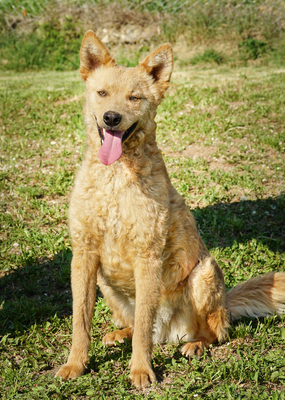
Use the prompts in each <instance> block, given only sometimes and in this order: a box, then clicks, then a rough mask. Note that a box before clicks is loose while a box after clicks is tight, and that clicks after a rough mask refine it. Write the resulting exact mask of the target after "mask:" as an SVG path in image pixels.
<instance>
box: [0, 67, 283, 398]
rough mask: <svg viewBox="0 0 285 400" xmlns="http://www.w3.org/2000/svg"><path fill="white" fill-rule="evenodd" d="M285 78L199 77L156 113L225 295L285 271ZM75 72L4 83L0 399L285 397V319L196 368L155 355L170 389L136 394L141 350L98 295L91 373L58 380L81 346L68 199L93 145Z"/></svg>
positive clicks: (224, 73) (216, 349)
mask: <svg viewBox="0 0 285 400" xmlns="http://www.w3.org/2000/svg"><path fill="white" fill-rule="evenodd" d="M284 89H285V73H284V70H280V68H276V67H257V66H256V67H241V68H235V69H230V68H228V67H222V66H221V67H217V68H208V67H207V68H206V69H201V68H200V67H188V68H184V69H182V70H178V71H176V72H174V75H173V81H172V85H171V88H170V90H169V92H168V95H167V97H166V99H165V100H164V102H163V103H162V104H161V106H160V107H159V110H158V117H157V122H158V133H157V136H158V142H159V145H160V147H161V149H162V151H163V153H164V157H165V161H166V165H167V168H168V171H169V173H170V176H171V179H172V182H173V183H174V185H175V187H176V188H177V190H178V191H179V192H180V193H181V195H182V196H183V197H184V198H185V201H186V203H187V205H188V206H189V207H190V208H191V209H192V212H193V214H194V215H195V218H196V220H197V224H198V227H199V230H200V233H201V235H202V237H203V238H204V240H205V242H206V244H207V246H208V247H209V249H210V251H211V253H212V255H213V256H214V257H215V258H216V259H217V260H218V262H219V264H220V266H221V267H222V269H223V270H224V273H225V281H226V285H227V287H233V286H234V285H236V284H237V283H239V282H241V281H242V280H244V279H248V278H250V277H251V276H256V275H259V274H263V273H266V272H268V271H272V270H280V271H285V231H284V226H285V215H284V209H285V167H284V165H285V163H284V159H285V132H284V108H283V106H284V100H285V99H284V97H285V95H284V93H285V90H284ZM83 94H84V87H83V84H82V83H81V82H80V79H79V76H78V73H77V72H37V73H35V72H33V73H26V74H25V75H23V74H18V73H13V72H5V73H3V74H2V76H1V78H0V97H1V101H0V104H1V115H0V118H1V119H0V129H1V133H0V134H1V136H0V138H1V154H0V161H1V164H0V165H1V170H0V171H1V172H0V188H1V193H0V208H1V210H0V221H1V222H0V240H1V245H0V249H1V250H0V257H1V258H0V260H1V270H0V335H1V353H0V364H1V374H0V392H1V395H2V398H3V399H33V400H36V399H85V398H91V399H92V398H93V399H96V398H106V399H107V398H118V399H120V398H122V399H123V398H124V399H133V398H135V397H137V398H145V397H147V398H150V399H155V398H157V399H158V398H159V399H168V398H179V399H180V398H181V399H184V398H185V399H189V398H193V399H196V398H198V399H199V398H206V397H207V398H210V399H231V398H235V399H244V398H251V399H260V398H262V399H263V398H270V399H284V398H285V397H284V389H285V361H284V350H285V344H284V339H285V317H276V316H273V317H270V318H265V319H261V320H259V321H257V320H249V319H244V320H243V321H241V322H237V323H235V324H234V325H233V326H232V328H231V330H230V331H229V336H228V340H227V341H226V343H223V344H221V345H214V346H212V347H211V348H210V350H209V352H208V354H206V355H205V356H204V357H203V358H202V359H201V360H200V361H198V360H197V359H193V360H192V361H191V362H190V363H189V362H188V361H187V360H186V359H184V358H183V357H182V356H181V355H180V353H179V346H177V345H174V344H171V343H170V344H167V345H158V346H155V348H154V355H153V366H154V370H155V372H156V375H157V377H158V384H157V385H155V386H153V387H152V388H151V389H149V390H147V391H145V393H140V392H138V391H136V390H135V389H134V388H132V387H131V384H130V381H129V379H128V373H129V370H128V363H129V360H130V357H131V343H130V342H129V341H126V342H125V343H124V344H123V345H120V346H117V347H116V348H104V347H103V346H102V344H101V339H102V337H103V336H104V334H105V333H106V332H108V331H109V330H111V329H112V328H113V325H112V322H111V314H110V311H109V309H108V308H107V306H106V305H105V303H104V300H103V299H102V298H101V297H100V296H98V299H97V303H96V308H95V311H94V317H93V330H92V344H91V349H90V362H89V364H88V370H87V373H86V374H85V375H84V376H83V377H81V378H79V379H77V380H76V381H72V382H63V383H61V382H60V381H59V380H56V379H54V373H55V371H56V370H57V368H58V367H59V366H60V365H61V364H62V363H64V362H65V360H66V358H67V356H68V352H69V349H70V344H71V332H72V319H71V312H72V298H71V291H70V261H71V256H72V253H71V245H70V240H69V235H68V229H67V209H68V196H69V192H70V188H71V187H72V184H73V178H74V173H75V171H76V169H77V167H78V165H79V164H80V160H81V156H82V151H83V147H84V126H83V122H82V117H81V113H82V111H81V110H82V106H83V102H84V100H83Z"/></svg>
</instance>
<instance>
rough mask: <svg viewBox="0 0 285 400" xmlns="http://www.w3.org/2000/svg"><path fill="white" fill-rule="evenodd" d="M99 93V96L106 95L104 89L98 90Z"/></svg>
mask: <svg viewBox="0 0 285 400" xmlns="http://www.w3.org/2000/svg"><path fill="white" fill-rule="evenodd" d="M97 93H98V94H99V96H101V97H105V96H107V93H106V92H105V90H99V92H97Z"/></svg>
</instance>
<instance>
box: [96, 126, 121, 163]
mask: <svg viewBox="0 0 285 400" xmlns="http://www.w3.org/2000/svg"><path fill="white" fill-rule="evenodd" d="M104 134H105V138H104V142H103V144H102V146H101V148H100V150H99V153H98V156H99V159H100V161H101V162H102V163H103V164H105V165H110V164H112V163H113V162H115V161H117V160H118V159H119V158H120V157H121V155H122V152H123V150H122V138H123V134H124V131H107V130H105V129H104Z"/></svg>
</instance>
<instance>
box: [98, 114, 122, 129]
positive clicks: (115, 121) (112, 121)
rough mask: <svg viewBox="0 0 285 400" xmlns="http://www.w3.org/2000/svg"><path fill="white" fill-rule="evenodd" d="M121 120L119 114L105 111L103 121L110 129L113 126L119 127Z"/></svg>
mask: <svg viewBox="0 0 285 400" xmlns="http://www.w3.org/2000/svg"><path fill="white" fill-rule="evenodd" d="M121 120H122V116H121V114H119V113H118V112H115V111H107V112H105V114H104V115H103V121H104V122H105V124H106V125H108V126H109V127H110V128H113V127H114V126H117V125H119V123H120V122H121Z"/></svg>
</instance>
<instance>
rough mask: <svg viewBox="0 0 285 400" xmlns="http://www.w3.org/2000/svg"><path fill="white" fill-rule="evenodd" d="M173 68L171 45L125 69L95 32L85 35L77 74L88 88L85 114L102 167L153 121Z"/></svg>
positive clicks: (111, 161) (160, 48) (114, 159)
mask: <svg viewBox="0 0 285 400" xmlns="http://www.w3.org/2000/svg"><path fill="white" fill-rule="evenodd" d="M172 68H173V56H172V49H171V45H170V44H164V45H162V46H160V47H159V48H158V49H157V50H156V51H154V52H153V53H152V54H150V55H149V56H148V57H147V58H146V59H145V60H144V61H143V62H141V63H140V64H139V65H138V66H137V67H136V68H125V67H122V66H120V65H117V64H116V63H115V61H114V60H113V59H112V58H111V56H110V54H109V53H108V51H107V49H106V48H105V46H104V45H103V44H102V42H101V41H100V40H99V39H98V38H97V36H96V35H95V34H94V32H92V31H88V32H87V33H86V34H85V36H84V39H83V42H82V46H81V50H80V74H81V77H82V79H83V80H84V81H85V82H86V87H87V113H88V115H89V116H90V117H92V119H93V123H94V124H97V129H98V140H99V141H101V148H100V150H99V158H100V160H101V162H102V163H103V164H105V165H110V164H112V163H113V162H115V161H117V160H118V159H119V158H120V157H121V155H122V152H123V147H124V146H123V144H124V143H125V142H126V141H128V140H131V138H132V135H133V134H134V132H136V131H137V130H138V129H142V130H143V129H144V128H145V126H146V124H147V120H148V119H149V118H153V116H154V113H155V110H156V107H157V106H158V104H159V102H160V100H161V99H162V98H163V97H164V94H165V91H166V89H167V88H168V86H169V81H170V76H171V73H172Z"/></svg>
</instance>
